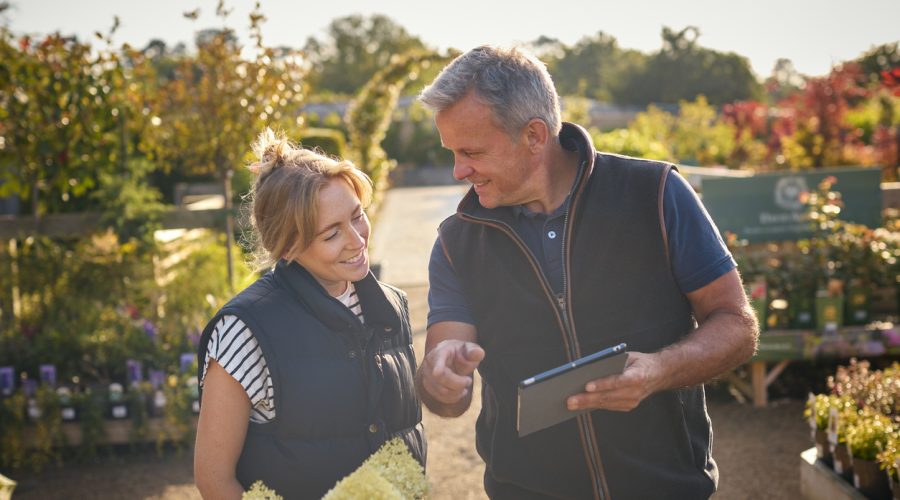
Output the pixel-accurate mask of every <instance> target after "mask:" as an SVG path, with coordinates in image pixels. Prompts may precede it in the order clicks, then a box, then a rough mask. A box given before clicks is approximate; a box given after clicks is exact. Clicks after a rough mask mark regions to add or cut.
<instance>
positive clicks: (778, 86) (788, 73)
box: [764, 58, 806, 102]
mask: <svg viewBox="0 0 900 500" xmlns="http://www.w3.org/2000/svg"><path fill="white" fill-rule="evenodd" d="M805 81H806V78H804V77H803V75H801V74H800V72H798V71H797V68H795V67H794V63H793V62H792V61H791V60H790V59H785V58H780V59H778V60H777V61H775V67H773V68H772V74H771V75H769V77H768V78H767V79H766V82H765V84H764V86H765V89H766V94H767V95H768V99H769V102H778V101H781V100H782V99H784V98H786V97H788V96H789V95H791V94H793V93H794V92H797V91H799V90H800V89H802V88H803V85H804V83H805Z"/></svg>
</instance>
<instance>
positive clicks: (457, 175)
mask: <svg viewBox="0 0 900 500" xmlns="http://www.w3.org/2000/svg"><path fill="white" fill-rule="evenodd" d="M474 172H475V170H474V169H472V167H470V166H468V165H466V164H465V163H463V162H460V161H459V160H456V161H455V162H454V163H453V178H454V179H456V180H458V181H461V180H463V179H465V178H467V177H468V176H470V175H472V174H473V173H474Z"/></svg>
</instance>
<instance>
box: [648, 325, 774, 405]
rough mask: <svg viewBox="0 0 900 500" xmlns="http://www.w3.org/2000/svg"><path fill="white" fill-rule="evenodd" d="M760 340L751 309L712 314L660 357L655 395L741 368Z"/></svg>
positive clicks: (666, 349)
mask: <svg viewBox="0 0 900 500" xmlns="http://www.w3.org/2000/svg"><path fill="white" fill-rule="evenodd" d="M758 337H759V326H758V325H757V322H756V317H755V315H754V313H753V311H752V310H751V309H750V308H749V307H745V308H744V309H743V310H741V312H740V313H737V312H731V311H719V312H715V313H713V314H711V315H710V316H709V317H708V318H707V319H706V321H705V322H704V323H703V325H701V326H700V327H699V328H697V330H695V331H694V332H692V333H691V334H690V335H688V336H687V337H685V338H684V339H683V340H682V341H680V342H678V343H676V344H673V345H671V346H669V347H667V348H665V349H663V350H662V351H660V352H658V353H657V354H656V356H658V360H657V363H656V364H657V366H658V367H660V370H661V373H660V374H659V376H658V377H656V384H657V386H656V387H653V388H652V389H653V391H652V392H656V391H662V390H667V389H677V388H680V387H687V386H691V385H696V384H701V383H704V382H707V381H709V380H711V379H713V378H715V377H717V376H718V375H721V374H722V373H724V372H726V371H728V370H731V369H734V368H736V367H737V366H740V365H741V364H742V363H744V362H746V361H747V359H749V358H750V356H752V355H753V354H754V353H755V352H756V345H757V339H758Z"/></svg>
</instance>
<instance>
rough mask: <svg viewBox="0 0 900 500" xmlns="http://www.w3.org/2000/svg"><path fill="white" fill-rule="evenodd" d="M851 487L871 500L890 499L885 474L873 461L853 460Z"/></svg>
mask: <svg viewBox="0 0 900 500" xmlns="http://www.w3.org/2000/svg"><path fill="white" fill-rule="evenodd" d="M853 486H855V487H856V489H858V490H859V491H860V493H862V494H863V495H865V496H866V497H868V498H870V499H871V500H888V499H890V498H891V488H890V486H889V485H888V477H887V474H885V472H884V471H883V470H881V468H880V467H878V462H876V461H874V460H863V459H861V458H854V459H853Z"/></svg>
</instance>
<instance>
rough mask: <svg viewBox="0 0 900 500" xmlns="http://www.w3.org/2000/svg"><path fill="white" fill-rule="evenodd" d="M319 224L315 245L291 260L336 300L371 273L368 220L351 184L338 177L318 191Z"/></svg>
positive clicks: (313, 241) (295, 253) (314, 239)
mask: <svg viewBox="0 0 900 500" xmlns="http://www.w3.org/2000/svg"><path fill="white" fill-rule="evenodd" d="M317 208H318V212H319V220H318V225H317V227H316V235H315V237H314V238H313V240H312V243H310V245H309V246H308V247H307V248H305V249H304V250H302V251H299V252H298V251H296V250H295V251H294V252H293V253H292V254H291V255H290V256H289V258H290V259H292V260H295V261H297V262H298V263H299V264H300V265H301V266H303V267H304V268H305V269H306V270H307V271H309V272H310V273H311V274H312V275H313V277H315V278H316V280H317V281H318V282H319V283H320V284H321V285H322V286H323V287H324V288H325V290H326V291H327V292H328V293H329V294H330V295H331V296H333V297H337V296H338V295H340V294H342V293H343V292H344V291H345V290H346V289H347V283H348V282H350V281H359V280H361V279H362V278H364V277H365V276H366V274H368V272H369V251H368V249H369V219H368V217H366V213H365V212H364V211H363V209H362V205H361V204H360V201H359V197H357V196H356V192H355V191H354V190H353V188H352V187H350V183H349V182H347V181H346V180H344V179H342V178H340V177H338V178H334V179H331V180H330V181H329V182H328V184H326V185H324V186H323V187H322V188H321V190H320V191H319V200H318V205H317Z"/></svg>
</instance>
